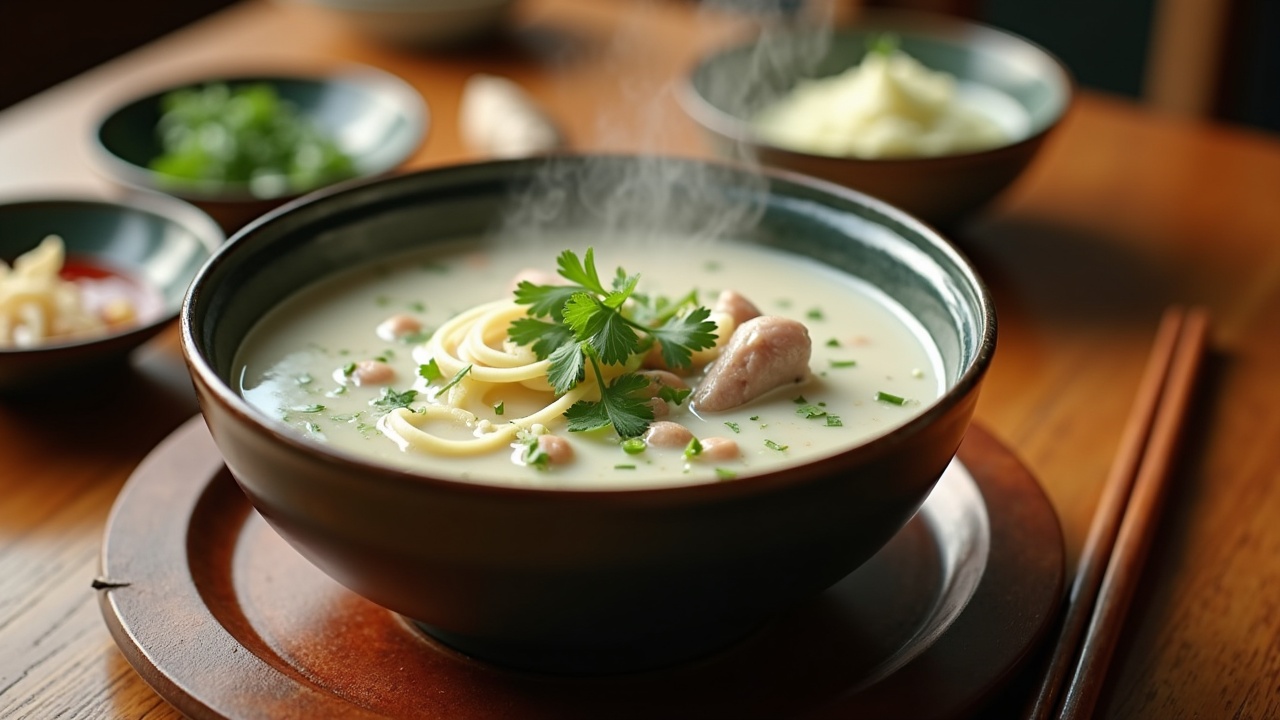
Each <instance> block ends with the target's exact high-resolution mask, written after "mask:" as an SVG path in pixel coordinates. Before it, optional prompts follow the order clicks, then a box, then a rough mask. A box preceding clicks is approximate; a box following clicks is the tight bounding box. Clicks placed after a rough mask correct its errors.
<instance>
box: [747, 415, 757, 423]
mask: <svg viewBox="0 0 1280 720" xmlns="http://www.w3.org/2000/svg"><path fill="white" fill-rule="evenodd" d="M747 419H748V420H750V421H751V422H755V421H756V420H759V419H760V416H759V415H752V416H751V417H749V418H747Z"/></svg>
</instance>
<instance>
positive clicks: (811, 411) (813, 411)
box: [796, 405, 827, 420]
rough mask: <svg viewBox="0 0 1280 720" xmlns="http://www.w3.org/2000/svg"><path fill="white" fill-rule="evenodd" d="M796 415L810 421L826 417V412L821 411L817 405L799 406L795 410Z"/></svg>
mask: <svg viewBox="0 0 1280 720" xmlns="http://www.w3.org/2000/svg"><path fill="white" fill-rule="evenodd" d="M796 414H797V415H800V416H801V417H804V418H807V419H809V420H812V419H813V418H820V417H822V416H823V415H826V414H827V411H826V410H823V409H822V408H820V407H818V406H817V405H801V406H800V407H798V408H796Z"/></svg>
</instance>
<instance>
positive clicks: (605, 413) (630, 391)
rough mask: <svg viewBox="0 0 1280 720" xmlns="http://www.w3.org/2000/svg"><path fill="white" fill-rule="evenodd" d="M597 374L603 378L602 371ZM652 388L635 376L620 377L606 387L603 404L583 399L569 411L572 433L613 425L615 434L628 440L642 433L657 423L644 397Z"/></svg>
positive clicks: (601, 398)
mask: <svg viewBox="0 0 1280 720" xmlns="http://www.w3.org/2000/svg"><path fill="white" fill-rule="evenodd" d="M596 374H597V376H599V368H596ZM648 385H649V381H648V380H647V379H646V378H644V377H641V376H639V375H636V374H634V373H627V374H626V375H619V376H618V377H616V378H614V379H613V382H611V383H609V385H608V387H605V386H604V385H603V384H602V385H601V391H600V401H599V402H589V401H586V400H579V401H578V402H576V403H574V404H573V406H572V407H570V408H569V409H568V410H567V411H565V414H564V415H565V417H566V418H568V420H569V431H570V432H583V431H589V430H598V429H600V428H603V427H606V426H608V425H613V429H614V431H615V432H617V433H618V435H620V436H621V437H624V438H629V437H636V436H638V435H640V434H642V433H643V432H644V431H645V430H646V429H648V427H649V421H650V420H653V409H652V408H650V407H649V405H648V403H647V402H646V398H645V397H644V395H643V391H644V389H645V388H646V387H648Z"/></svg>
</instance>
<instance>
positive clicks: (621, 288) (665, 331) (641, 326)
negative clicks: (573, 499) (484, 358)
mask: <svg viewBox="0 0 1280 720" xmlns="http://www.w3.org/2000/svg"><path fill="white" fill-rule="evenodd" d="M556 265H557V267H558V271H559V274H560V276H561V277H563V278H564V279H565V280H568V281H569V284H567V285H535V284H534V283H532V282H529V281H527V280H526V281H524V282H521V283H520V285H519V286H518V287H517V288H516V292H515V299H516V302H517V303H519V304H521V305H528V306H529V311H528V317H524V318H520V319H518V320H516V321H514V322H512V323H511V326H510V328H508V330H507V336H508V337H509V338H510V339H511V340H512V341H513V342H515V343H516V344H517V345H525V346H528V347H529V348H530V349H532V350H533V352H534V354H535V355H537V356H538V359H540V360H549V361H550V362H549V366H548V369H547V379H548V381H549V382H550V383H551V387H552V388H553V389H554V391H555V393H556V394H557V395H563V394H565V393H566V392H568V391H569V390H572V389H573V388H574V387H575V386H576V385H577V384H578V383H580V382H582V381H583V379H585V377H586V371H587V365H588V361H589V364H590V365H591V367H592V371H593V373H594V375H595V378H596V381H597V383H598V384H599V386H600V400H599V401H598V402H595V401H586V400H583V401H579V402H577V403H574V405H573V406H572V407H570V408H569V410H568V411H567V412H565V416H566V417H567V418H569V429H570V430H572V431H586V430H596V429H599V428H602V427H605V426H607V425H613V428H614V430H615V431H616V432H617V433H618V434H619V435H621V436H622V437H634V436H636V435H640V434H641V433H643V432H644V431H645V430H646V429H647V428H648V425H649V421H651V420H652V419H653V411H652V409H651V408H649V406H648V405H647V402H646V401H647V398H645V397H643V395H642V391H643V390H644V389H645V388H646V387H647V386H648V384H649V381H648V379H646V378H644V377H642V376H640V375H636V374H634V373H624V374H622V375H619V376H618V377H616V378H614V379H613V381H611V382H609V383H608V384H606V383H605V381H604V376H603V374H602V372H601V370H600V364H601V363H603V364H605V365H626V364H627V363H628V362H630V361H631V359H632V358H634V357H635V356H637V355H641V354H643V353H646V352H648V351H649V350H650V349H651V348H652V347H653V346H654V345H655V344H657V345H658V347H659V351H660V352H661V354H662V359H663V362H665V363H666V364H667V366H668V367H673V368H682V367H688V366H689V365H690V364H692V360H693V353H694V352H695V351H698V350H704V349H706V348H710V347H713V346H714V345H715V342H716V334H715V330H716V325H715V323H714V322H711V321H710V320H709V319H708V318H709V317H710V315H711V311H709V310H707V309H706V308H704V307H692V308H691V309H690V307H691V306H692V305H694V303H695V302H696V294H693V293H691V294H690V295H688V296H686V297H684V298H681V299H680V300H678V301H676V302H671V301H667V300H663V299H661V298H659V299H656V300H654V299H650V298H648V297H647V296H643V295H639V294H637V293H636V292H635V290H636V285H637V283H638V282H639V280H640V276H639V275H628V274H627V273H626V271H624V270H623V269H622V268H618V270H617V273H616V274H615V276H614V277H613V279H612V282H611V283H610V284H609V286H608V287H606V286H605V284H604V282H602V281H601V279H600V273H599V271H598V270H597V269H596V264H595V250H594V249H593V248H588V249H587V251H586V254H585V255H584V256H583V257H582V258H581V259H579V257H578V256H577V254H576V253H574V252H573V251H571V250H565V251H564V252H562V253H560V255H559V256H558V257H557V258H556ZM628 300H633V301H634V302H632V303H628ZM637 308H638V310H637ZM660 397H662V396H661V395H660ZM663 399H667V398H666V397H663Z"/></svg>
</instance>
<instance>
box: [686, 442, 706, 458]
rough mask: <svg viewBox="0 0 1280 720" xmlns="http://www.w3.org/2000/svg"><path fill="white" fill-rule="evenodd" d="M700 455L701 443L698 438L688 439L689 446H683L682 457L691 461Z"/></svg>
mask: <svg viewBox="0 0 1280 720" xmlns="http://www.w3.org/2000/svg"><path fill="white" fill-rule="evenodd" d="M701 454H702V441H700V440H698V438H690V439H689V444H688V445H685V446H684V457H685V459H686V460H691V459H693V458H696V457H698V456H699V455H701Z"/></svg>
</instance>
